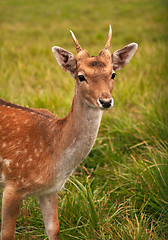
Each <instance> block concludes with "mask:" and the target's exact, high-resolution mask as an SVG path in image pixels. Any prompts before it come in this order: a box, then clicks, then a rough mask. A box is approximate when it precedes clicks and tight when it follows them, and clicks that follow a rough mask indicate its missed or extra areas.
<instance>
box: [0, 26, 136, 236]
mask: <svg viewBox="0 0 168 240" xmlns="http://www.w3.org/2000/svg"><path fill="white" fill-rule="evenodd" d="M70 32H71V35H72V39H73V41H74V43H75V47H76V51H77V55H76V58H75V56H74V55H73V54H72V53H71V52H69V51H66V50H65V49H63V48H61V47H58V46H54V47H53V48H52V51H53V53H54V56H55V58H56V60H57V62H58V64H59V65H60V66H61V68H62V69H63V70H64V71H66V72H68V73H69V74H70V75H71V76H72V77H73V78H74V79H75V93H74V97H73V101H72V105H71V110H70V112H69V114H68V115H67V116H66V117H64V118H57V117H56V116H55V115H54V114H53V113H51V112H50V111H48V110H46V109H34V108H28V107H23V106H20V105H16V104H13V103H11V102H8V101H5V100H3V99H0V186H1V187H3V188H4V190H3V196H2V211H1V216H2V224H1V239H2V240H13V239H15V230H16V220H17V216H18V214H19V209H20V205H21V202H22V201H23V199H25V198H26V197H28V196H38V197H39V202H40V207H41V210H42V214H43V218H44V223H45V230H46V233H47V235H48V238H49V239H50V240H59V239H60V237H59V220H58V192H59V191H60V190H61V189H62V188H63V187H64V185H65V182H66V181H67V180H68V178H69V177H70V176H71V175H72V174H73V172H74V170H75V169H76V167H77V166H78V165H79V164H80V163H81V162H82V161H83V160H84V159H85V158H86V156H87V155H88V154H89V152H90V151H91V149H92V147H93V145H94V143H95V140H96V137H97V134H98V130H99V126H100V122H101V118H102V114H103V112H104V110H107V109H110V108H111V107H113V105H114V100H113V98H112V89H113V83H114V78H115V75H116V73H115V71H118V70H120V69H122V68H124V67H125V66H126V65H127V64H128V62H129V61H130V60H131V58H132V56H133V55H134V53H135V51H136V49H137V47H138V45H137V44H136V43H131V44H128V45H126V46H125V47H123V48H121V49H119V50H116V51H115V52H114V53H113V54H111V53H110V42H111V38H112V29H111V25H110V27H109V33H108V38H107V42H106V44H105V47H104V48H103V49H102V50H101V51H100V52H99V54H98V56H90V55H89V53H88V51H87V50H85V49H83V48H81V46H80V45H79V42H78V40H77V38H76V37H75V35H74V33H73V32H72V31H70Z"/></svg>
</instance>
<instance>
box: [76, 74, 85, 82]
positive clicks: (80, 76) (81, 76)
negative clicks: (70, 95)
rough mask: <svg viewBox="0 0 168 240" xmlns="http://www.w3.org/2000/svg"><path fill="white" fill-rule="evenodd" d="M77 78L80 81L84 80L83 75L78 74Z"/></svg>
mask: <svg viewBox="0 0 168 240" xmlns="http://www.w3.org/2000/svg"><path fill="white" fill-rule="evenodd" d="M78 78H79V81H80V82H83V81H86V78H85V77H84V76H83V75H79V76H78Z"/></svg>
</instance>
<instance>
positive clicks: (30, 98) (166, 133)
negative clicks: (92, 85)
mask: <svg viewBox="0 0 168 240" xmlns="http://www.w3.org/2000/svg"><path fill="white" fill-rule="evenodd" d="M167 9H168V1H167V0H152V1H149V0H117V1H114V0H103V1H102V0H92V1H90V0H85V1H80V0H64V1H61V0H57V1H56V0H55V1H54V0H45V1H42V0H29V1H24V0H0V97H1V98H4V99H6V100H9V101H12V102H14V103H17V104H21V105H24V106H29V107H37V108H39V107H40V108H47V109H49V110H50V111H52V112H53V113H54V114H56V115H57V116H59V117H63V116H65V115H67V114H68V112H69V110H70V107H71V102H72V97H73V93H74V84H75V83H74V79H72V78H71V76H69V75H68V73H65V72H63V70H61V68H60V67H59V66H58V64H57V62H56V60H55V58H54V55H53V53H52V51H51V48H52V46H54V45H58V46H60V47H63V48H65V49H66V50H68V51H71V52H72V53H74V54H76V52H75V47H74V44H73V41H72V39H71V36H70V33H69V29H71V30H72V31H73V32H74V33H75V35H76V36H77V38H78V40H79V42H80V44H81V46H82V47H83V48H86V49H87V50H88V51H89V52H90V54H91V55H96V54H98V53H99V51H100V50H101V49H102V48H103V47H104V45H105V42H106V40H107V34H108V26H109V24H111V25H112V28H113V38H112V43H111V46H112V47H111V51H112V52H113V51H115V50H116V49H118V48H121V47H123V46H124V45H126V44H128V43H130V42H137V43H138V45H139V48H138V50H137V52H136V54H135V56H134V57H133V59H132V60H131V62H130V63H129V64H128V66H127V67H126V68H124V69H123V70H122V71H120V72H117V77H116V79H115V84H114V90H113V97H114V100H115V106H114V108H113V109H112V110H110V111H106V112H105V113H104V116H103V120H102V123H101V127H100V131H99V135H98V138H97V141H96V144H95V146H94V148H93V150H92V152H91V153H90V155H89V156H88V158H87V159H86V160H85V161H84V162H83V163H82V164H81V165H80V166H79V167H78V168H77V169H76V171H75V174H74V175H73V176H72V177H71V178H70V181H69V182H68V183H67V184H66V185H65V189H63V190H62V191H61V192H60V194H59V220H60V233H61V239H65V240H66V239H67V240H69V239H70V240H71V239H85V240H106V239H114V240H120V239H122V240H130V239H135V240H149V239H160V240H163V239H168V82H167V81H168V44H167V43H168V31H167V30H168V15H167ZM16 239H47V236H46V234H45V230H44V224H43V218H42V214H41V211H40V208H39V203H38V199H37V198H28V199H27V200H25V201H24V202H23V204H22V207H21V211H20V215H19V217H18V221H17V229H16Z"/></svg>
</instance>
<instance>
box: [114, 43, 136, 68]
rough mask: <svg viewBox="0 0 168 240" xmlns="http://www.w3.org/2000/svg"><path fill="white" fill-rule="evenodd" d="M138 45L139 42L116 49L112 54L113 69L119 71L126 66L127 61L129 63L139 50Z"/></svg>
mask: <svg viewBox="0 0 168 240" xmlns="http://www.w3.org/2000/svg"><path fill="white" fill-rule="evenodd" d="M137 47H138V44H136V43H131V44H128V45H127V46H125V47H123V48H121V49H119V50H117V51H115V52H114V53H113V54H112V63H113V70H114V71H117V70H120V69H122V68H123V67H125V66H126V65H127V63H129V61H130V60H131V58H132V56H133V55H134V53H135V51H136V50H137Z"/></svg>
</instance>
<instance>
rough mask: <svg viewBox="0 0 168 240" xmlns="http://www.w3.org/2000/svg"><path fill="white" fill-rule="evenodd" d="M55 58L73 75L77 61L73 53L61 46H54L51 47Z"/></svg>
mask: <svg viewBox="0 0 168 240" xmlns="http://www.w3.org/2000/svg"><path fill="white" fill-rule="evenodd" d="M52 51H53V53H54V56H55V58H56V59H57V62H58V64H59V65H60V66H61V68H62V69H63V70H64V71H66V72H68V73H70V74H71V75H72V76H73V77H75V73H76V69H77V63H76V58H75V57H74V55H73V54H72V53H70V52H68V51H66V50H65V49H63V48H60V47H57V46H54V47H53V48H52Z"/></svg>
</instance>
